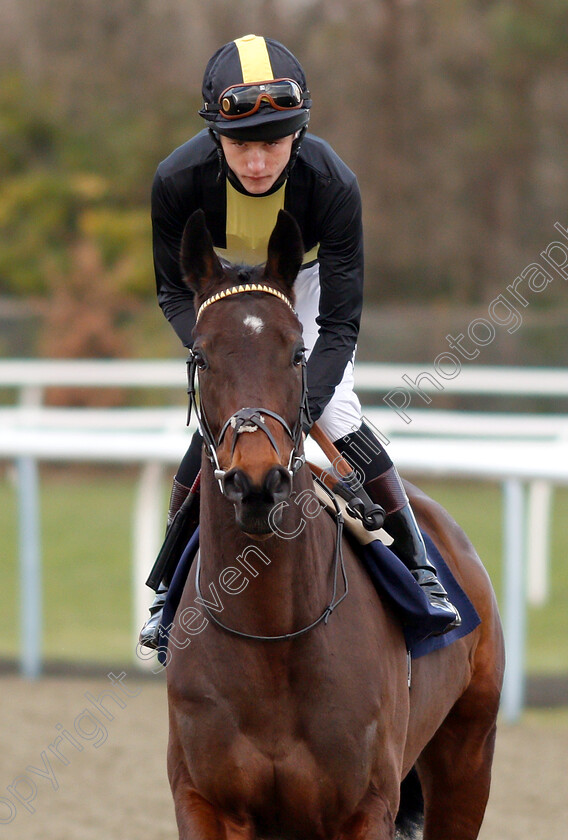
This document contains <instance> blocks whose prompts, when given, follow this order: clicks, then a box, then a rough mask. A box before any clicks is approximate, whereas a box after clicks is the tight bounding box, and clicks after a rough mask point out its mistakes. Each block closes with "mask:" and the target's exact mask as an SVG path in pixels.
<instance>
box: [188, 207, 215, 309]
mask: <svg viewBox="0 0 568 840" xmlns="http://www.w3.org/2000/svg"><path fill="white" fill-rule="evenodd" d="M180 262H181V269H182V272H183V276H184V280H185V282H186V283H187V284H188V286H190V287H191V288H192V289H193V291H194V292H196V293H197V294H200V293H201V292H202V291H203V290H204V289H205V287H206V286H208V285H209V284H210V283H211V282H213V281H214V280H219V279H220V278H221V277H223V269H222V267H221V263H220V262H219V258H218V257H217V254H216V253H215V251H214V250H213V240H212V239H211V234H210V233H209V231H208V230H207V225H206V224H205V213H204V212H203V210H196V211H195V212H194V213H192V214H191V216H190V217H189V219H188V220H187V222H186V225H185V229H184V231H183V236H182V240H181V258H180Z"/></svg>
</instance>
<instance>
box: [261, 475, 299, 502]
mask: <svg viewBox="0 0 568 840" xmlns="http://www.w3.org/2000/svg"><path fill="white" fill-rule="evenodd" d="M263 490H264V492H265V493H266V494H267V496H269V497H270V499H271V501H274V502H281V501H283V500H284V499H287V498H288V496H289V495H290V493H291V492H292V478H291V476H290V473H289V472H288V470H286V469H284V467H281V466H278V467H273V468H272V469H271V470H269V471H268V473H267V474H266V476H265V479H264V485H263Z"/></svg>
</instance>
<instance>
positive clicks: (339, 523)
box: [195, 475, 349, 642]
mask: <svg viewBox="0 0 568 840" xmlns="http://www.w3.org/2000/svg"><path fill="white" fill-rule="evenodd" d="M313 478H314V481H315V482H317V484H319V485H320V486H321V487H322V488H323V490H324V491H325V492H326V493H327V495H328V496H329V497H330V499H331V501H332V503H333V506H334V507H335V514H334V515H335V524H336V528H337V533H336V537H335V550H334V553H333V590H332V593H331V600H330V602H329V604H328V606H327V607H326V608H325V610H324V611H323V612H322V614H321V615H320V616H319V618H316V619H315V621H312V622H311V624H308V625H306V626H305V627H302V628H301V629H300V630H295V631H293V632H292V633H282V634H280V635H278V636H260V635H255V634H253V633H245V632H243V631H242V630H235V628H234V627H229V626H228V625H227V624H223V622H222V621H219V619H218V618H217V616H215V615H213V613H212V612H211V610H210V609H209V607H208V606H207V604H206V603H205V600H204V598H203V595H202V594H201V583H200V581H201V552H200V551H198V552H197V562H196V567H195V591H196V592H197V596H198V598H199V599H200V604H202V605H203V607H204V609H205V612H206V613H207V615H208V617H209V618H210V619H211V621H212V622H213V624H216V625H217V627H219V628H220V629H221V630H224V631H225V632H226V633H230V634H231V635H233V636H238V637H239V638H241V639H252V640H254V641H257V642H287V641H290V640H291V639H297V638H298V636H303V635H304V634H305V633H308V632H309V631H310V630H313V629H314V627H317V626H318V624H321V622H322V621H323V623H324V624H327V622H328V619H329V617H330V615H331V614H332V612H333V611H334V609H335V608H336V607H337V606H339V604H340V603H341V602H342V601H343V599H344V598H346V597H347V595H348V593H349V582H348V580H347V572H346V570H345V561H344V559H343V546H342V537H343V515H342V513H341V509H340V507H339V505H338V504H337V500H336V499H335V496H334V495H333V493H331V492H330V491H329V490H328V488H327V487H326V486H325V484H324V483H323V482H322V481H320V479H319V478H317V476H315V475H314V476H313ZM340 568H341V576H342V578H343V594H342V595H341V597H340V598H337V578H338V571H339V569H340Z"/></svg>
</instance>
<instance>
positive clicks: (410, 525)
mask: <svg viewBox="0 0 568 840" xmlns="http://www.w3.org/2000/svg"><path fill="white" fill-rule="evenodd" d="M365 489H366V490H367V492H368V494H369V496H370V497H371V499H373V501H375V502H378V503H379V504H381V505H382V506H383V507H384V508H385V510H386V511H387V516H386V519H385V524H384V528H385V531H386V532H387V533H388V534H390V536H391V537H392V538H393V540H394V543H393V549H394V551H395V553H396V555H397V557H399V558H400V559H401V560H402V562H403V563H404V565H405V566H406V568H407V569H408V570H409V571H410V572H411V573H412V576H413V577H414V578H415V580H416V581H417V582H418V583H419V584H420V586H421V587H422V589H423V590H424V592H425V593H426V595H427V597H428V600H429V602H430V604H431V605H432V606H433V607H436V608H437V609H439V610H442V611H443V612H445V613H446V614H447V615H448V617H449V618H450V619H451V620H450V622H449V624H448V625H447V627H446V628H445V629H444V630H443V633H447V632H448V631H449V630H453V629H454V628H455V627H459V626H460V624H461V617H460V614H459V612H458V611H457V609H456V608H455V607H454V605H453V604H452V603H451V602H450V600H449V598H448V593H447V592H446V590H445V589H444V587H443V586H442V584H441V583H440V581H439V580H438V577H437V574H436V569H435V568H434V566H433V565H432V563H431V562H430V560H429V559H428V555H427V553H426V546H425V545H424V540H423V539H422V534H421V533H420V529H419V528H418V525H417V523H416V519H415V518H414V513H413V512H412V508H411V507H410V502H409V501H408V497H407V495H406V492H405V490H404V487H403V485H402V482H401V480H400V477H399V475H398V473H397V471H396V469H395V467H391V468H390V469H388V470H387V471H386V472H385V473H383V475H380V476H379V477H378V478H375V479H373V480H372V481H369V482H368V483H367V484H365Z"/></svg>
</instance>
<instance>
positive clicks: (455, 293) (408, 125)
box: [0, 0, 568, 365]
mask: <svg viewBox="0 0 568 840" xmlns="http://www.w3.org/2000/svg"><path fill="white" fill-rule="evenodd" d="M250 31H254V32H257V33H261V34H266V35H270V36H272V37H275V38H277V39H279V40H282V41H283V42H284V43H286V44H287V45H288V46H289V47H290V48H291V49H292V50H293V51H294V52H295V53H296V54H297V55H298V56H299V58H300V59H301V61H302V62H303V63H304V65H305V68H306V72H307V76H308V80H309V84H310V89H311V91H312V95H313V99H314V103H315V104H314V109H313V117H312V122H311V130H312V131H313V132H314V133H315V134H319V135H320V136H323V137H324V138H325V139H327V140H328V141H329V142H330V143H331V144H332V145H333V146H334V148H335V149H336V150H337V151H338V152H339V154H340V155H341V156H342V157H343V158H344V160H345V161H346V162H347V163H348V164H349V165H350V166H351V168H352V169H353V170H354V171H355V172H356V173H357V175H358V177H359V181H360V184H361V189H362V193H363V200H364V211H365V237H366V259H367V306H366V314H365V319H364V324H363V330H362V341H361V348H360V355H361V356H363V357H364V358H369V359H375V360H385V361H405V360H412V361H429V360H431V359H432V358H434V356H435V355H436V354H437V353H438V352H440V350H441V349H447V344H445V341H444V337H445V335H446V333H447V332H448V331H449V330H452V329H453V330H457V331H464V329H466V328H467V324H468V322H470V321H471V320H472V318H475V317H483V315H484V314H485V315H486V313H487V305H488V303H489V302H490V301H491V300H492V299H493V298H495V297H496V295H498V294H499V293H500V292H502V291H504V290H505V288H506V286H507V284H509V283H511V282H512V281H513V280H514V278H515V276H516V275H517V274H518V273H519V272H520V271H521V270H522V269H523V268H524V267H525V266H527V265H528V264H529V263H531V262H538V260H539V254H540V251H541V250H543V248H544V247H545V246H546V245H547V244H548V243H549V242H550V241H552V240H553V239H554V238H556V237H555V231H554V227H553V225H554V222H555V221H560V222H561V223H562V224H564V225H567V224H568V213H567V209H568V200H567V197H568V144H567V143H566V135H567V129H568V73H567V72H566V71H567V69H568V50H567V46H568V0H493V1H492V2H488V0H240V2H239V3H228V2H226V0H209V2H207V3H202V2H201V0H114V2H112V3H108V2H106V1H105V0H49V2H46V3H38V2H37V0H0V327H1V331H0V354H2V355H6V356H15V355H34V354H36V353H37V354H44V355H48V356H77V357H90V356H92V357H96V356H101V357H113V356H121V357H124V356H168V355H174V354H179V353H180V351H181V348H180V347H179V345H178V342H177V339H176V338H175V336H174V334H173V332H172V331H171V330H170V328H169V327H168V326H167V324H166V322H165V321H164V319H163V317H162V316H161V314H160V312H159V310H158V308H157V305H156V304H155V302H154V280H153V272H152V261H151V249H150V223H149V190H150V184H151V181H152V177H153V173H154V170H155V167H156V165H157V163H158V162H159V161H160V160H161V159H162V158H164V157H165V156H166V155H167V154H169V152H170V151H171V150H172V149H173V148H174V147H175V146H177V145H179V144H180V143H181V142H183V141H184V140H185V139H187V138H188V137H189V136H191V135H192V134H194V133H195V132H196V131H198V130H199V129H200V128H201V127H202V126H201V121H200V120H199V118H198V117H197V114H196V112H197V109H198V108H199V106H200V103H201V99H200V88H201V78H202V73H203V68H204V66H205V63H206V61H207V59H208V58H209V56H210V55H211V53H212V52H213V51H214V50H215V49H216V48H217V47H218V46H219V45H220V44H222V43H224V42H225V41H228V40H230V39H231V38H235V37H238V36H240V35H243V34H245V33H246V32H250ZM566 290H567V287H566V284H565V283H564V282H563V281H561V280H560V279H558V278H557V279H556V280H555V281H554V283H552V284H551V285H550V286H549V287H548V288H547V290H546V292H545V293H544V294H542V295H539V296H537V297H536V298H534V297H533V298H532V299H531V305H530V307H528V309H526V310H525V311H523V326H522V328H520V329H518V330H517V331H516V332H515V333H514V334H512V333H508V332H507V330H505V329H502V330H501V331H500V332H499V335H498V336H497V338H496V340H495V341H494V342H493V343H492V345H491V346H490V347H487V348H484V354H483V357H482V358H480V359H478V361H481V362H485V363H489V362H491V363H515V364H557V365H559V364H563V363H564V360H565V358H566V352H567V350H568V338H567V336H568V330H567V329H566V327H567V326H568V305H567V296H566Z"/></svg>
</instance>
